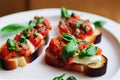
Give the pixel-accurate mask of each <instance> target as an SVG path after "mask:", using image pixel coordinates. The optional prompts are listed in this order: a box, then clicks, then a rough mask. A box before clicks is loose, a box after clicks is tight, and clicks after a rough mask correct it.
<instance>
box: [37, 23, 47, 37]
mask: <svg viewBox="0 0 120 80" xmlns="http://www.w3.org/2000/svg"><path fill="white" fill-rule="evenodd" d="M48 27H49V26H44V25H43V24H41V25H39V26H37V27H36V30H37V32H38V33H40V34H42V36H43V37H46V36H47V35H48V31H49V30H48Z"/></svg>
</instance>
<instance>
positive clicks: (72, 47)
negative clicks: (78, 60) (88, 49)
mask: <svg viewBox="0 0 120 80" xmlns="http://www.w3.org/2000/svg"><path fill="white" fill-rule="evenodd" d="M77 50H78V44H77V42H76V41H75V40H70V41H69V42H68V43H67V45H66V46H65V47H64V48H63V51H62V59H63V60H66V59H68V58H69V57H71V56H73V55H74V53H75V52H76V51H77Z"/></svg>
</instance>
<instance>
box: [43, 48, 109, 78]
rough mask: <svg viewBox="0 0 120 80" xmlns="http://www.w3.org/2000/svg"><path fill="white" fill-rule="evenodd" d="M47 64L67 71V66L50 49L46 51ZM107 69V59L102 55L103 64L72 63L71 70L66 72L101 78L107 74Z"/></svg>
mask: <svg viewBox="0 0 120 80" xmlns="http://www.w3.org/2000/svg"><path fill="white" fill-rule="evenodd" d="M45 62H46V63H47V64H49V65H51V66H55V67H60V68H64V69H66V68H65V67H66V66H67V65H65V63H64V62H63V61H62V60H61V59H59V58H58V57H56V56H55V55H53V54H52V53H51V52H50V50H49V49H48V48H47V49H46V54H45ZM106 67H107V58H106V57H105V56H103V55H102V61H101V62H98V63H93V64H88V65H84V64H77V63H72V64H71V65H69V69H66V70H71V71H76V72H84V73H85V74H86V75H88V76H101V75H103V74H105V73H106V69H107V68H106Z"/></svg>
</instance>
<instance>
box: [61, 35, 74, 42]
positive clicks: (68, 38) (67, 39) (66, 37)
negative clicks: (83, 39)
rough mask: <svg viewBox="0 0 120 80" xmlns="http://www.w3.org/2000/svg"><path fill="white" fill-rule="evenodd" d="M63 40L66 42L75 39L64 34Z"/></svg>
mask: <svg viewBox="0 0 120 80" xmlns="http://www.w3.org/2000/svg"><path fill="white" fill-rule="evenodd" d="M62 38H63V39H64V40H66V41H70V40H73V39H74V40H75V37H74V36H73V35H71V34H62Z"/></svg>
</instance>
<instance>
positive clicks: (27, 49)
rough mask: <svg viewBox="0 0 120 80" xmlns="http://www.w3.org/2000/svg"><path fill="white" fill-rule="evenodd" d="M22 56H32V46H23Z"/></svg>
mask: <svg viewBox="0 0 120 80" xmlns="http://www.w3.org/2000/svg"><path fill="white" fill-rule="evenodd" d="M20 54H21V55H24V56H30V55H31V54H32V52H31V50H30V46H29V45H26V44H24V45H22V47H21V49H20Z"/></svg>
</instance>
